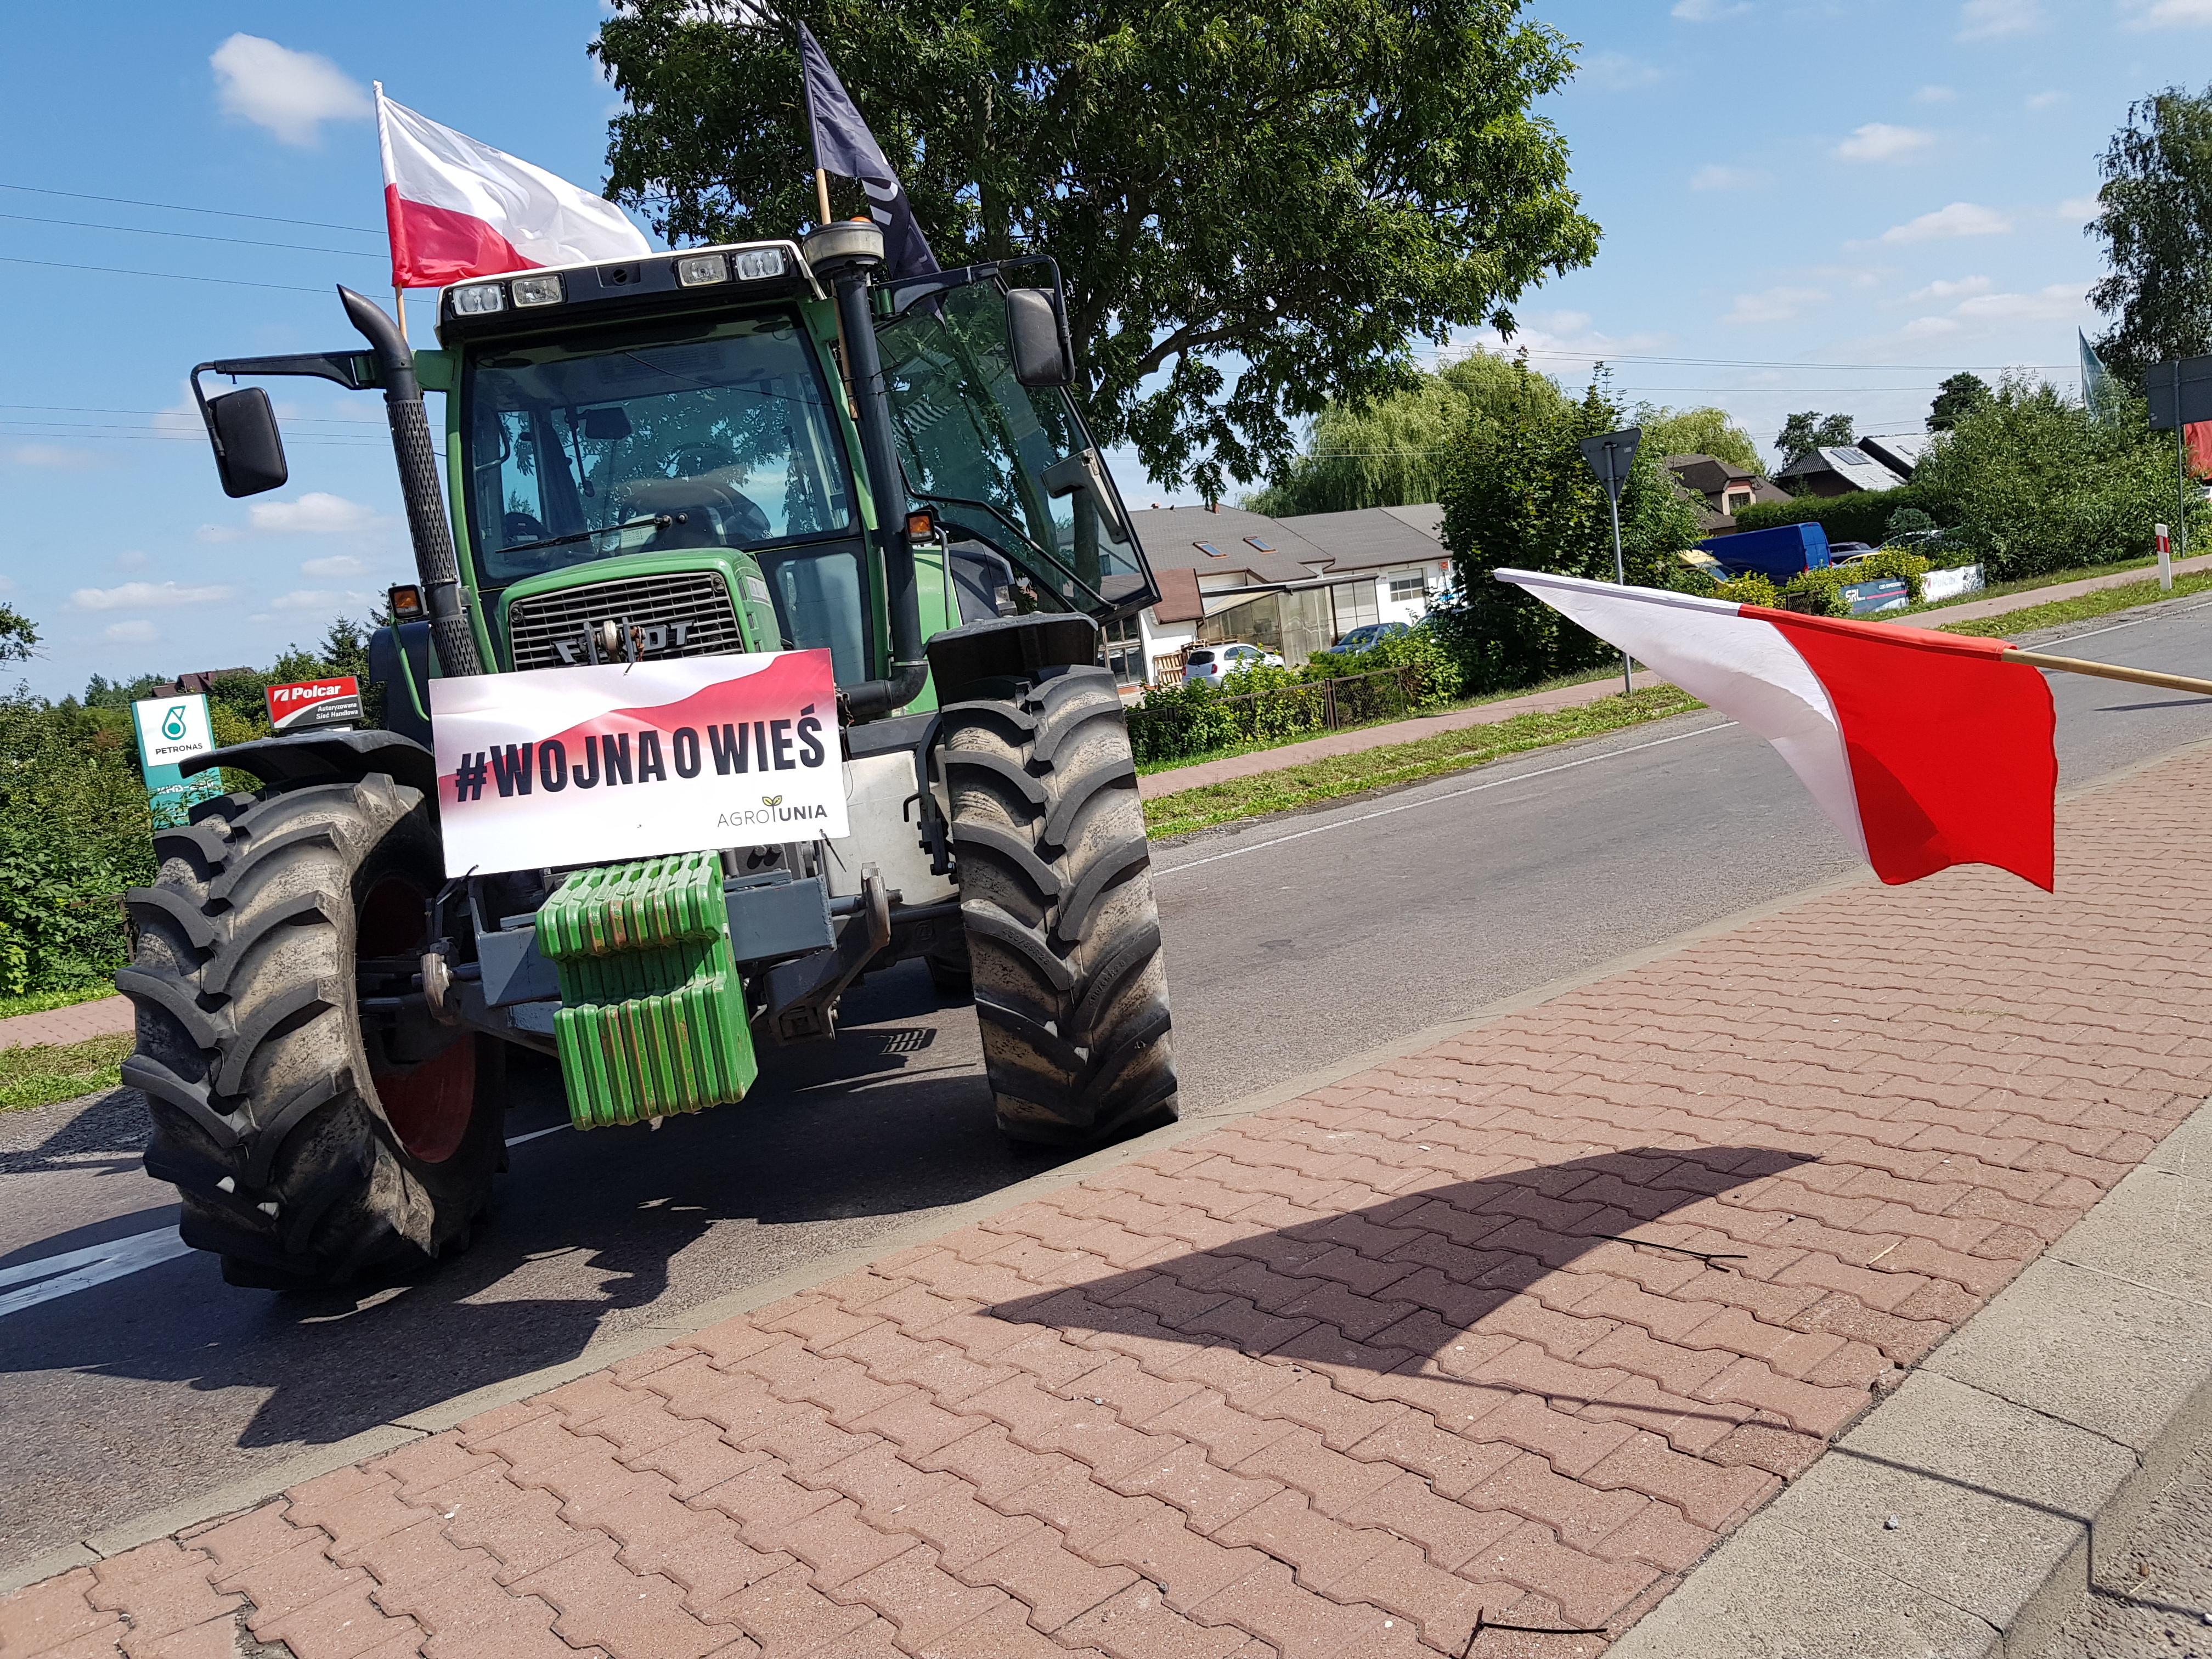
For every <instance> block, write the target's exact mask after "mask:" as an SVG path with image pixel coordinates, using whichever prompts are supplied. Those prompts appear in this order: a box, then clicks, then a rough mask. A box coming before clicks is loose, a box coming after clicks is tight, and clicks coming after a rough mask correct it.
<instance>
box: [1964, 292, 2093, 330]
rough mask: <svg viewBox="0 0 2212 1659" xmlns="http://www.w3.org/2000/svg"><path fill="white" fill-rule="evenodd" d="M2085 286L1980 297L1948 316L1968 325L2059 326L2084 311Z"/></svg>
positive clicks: (2086, 304)
mask: <svg viewBox="0 0 2212 1659" xmlns="http://www.w3.org/2000/svg"><path fill="white" fill-rule="evenodd" d="M2087 287H2088V284H2087V283H2051V285H2050V286H2049V287H2048V288H2040V289H2037V290H2036V291H2035V292H2034V293H2033V294H1984V295H1978V296H1977V297H1976V298H1974V299H1972V300H1968V301H1965V302H1964V303H1963V304H1961V305H1959V306H1957V307H1954V309H1953V311H1952V313H1951V314H1952V315H1953V316H1954V317H1961V318H1964V319H1966V320H1967V321H1969V322H1985V323H1986V322H2004V323H2016V322H2019V323H2063V322H2068V321H2071V320H2072V319H2075V318H2078V317H2080V316H2081V315H2082V314H2083V313H2085V312H2086V311H2087V308H2088V301H2087V299H2086V298H2085V297H2084V294H2085V291H2086V290H2087Z"/></svg>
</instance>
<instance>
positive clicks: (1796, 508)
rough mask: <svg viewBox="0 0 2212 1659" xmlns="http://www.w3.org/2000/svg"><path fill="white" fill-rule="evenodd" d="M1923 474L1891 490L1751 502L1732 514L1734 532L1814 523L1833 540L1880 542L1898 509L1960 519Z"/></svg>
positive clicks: (1937, 518)
mask: <svg viewBox="0 0 2212 1659" xmlns="http://www.w3.org/2000/svg"><path fill="white" fill-rule="evenodd" d="M1924 471H1925V469H1924V468H1923V470H1922V473H1920V474H1916V475H1915V477H1914V478H1913V481H1912V482H1911V483H1908V484H1902V485H1900V486H1899V487H1898V488H1897V489H1875V490H1866V489H1857V490H1853V491H1852V492H1851V493H1850V495H1800V496H1798V497H1797V498H1796V500H1795V501H1753V503H1752V504H1751V505H1750V506H1749V507H1741V508H1739V509H1738V510H1737V512H1736V515H1735V527H1736V529H1737V530H1738V531H1746V530H1772V529H1775V528H1776V527H1778V526H1781V525H1785V524H1817V525H1819V526H1820V529H1821V531H1822V532H1824V533H1825V534H1826V537H1827V538H1828V539H1829V540H1830V541H1832V542H1865V543H1867V544H1869V545H1873V546H1879V545H1880V544H1881V543H1882V542H1884V541H1886V540H1887V539H1888V538H1889V536H1890V534H1891V531H1890V527H1889V521H1890V520H1891V519H1893V517H1895V516H1896V515H1897V514H1898V513H1903V512H1908V511H1909V512H1915V513H1924V514H1926V515H1928V516H1929V518H1930V519H1931V520H1933V521H1934V522H1935V523H1936V524H1943V523H1952V524H1955V523H1957V522H1958V520H1957V517H1956V515H1955V513H1954V510H1953V508H1952V506H1951V499H1950V495H1949V492H1948V490H1947V489H1939V488H1938V487H1936V486H1935V485H1932V484H1928V483H1923V482H1922V481H1921V480H1922V476H1923V474H1924Z"/></svg>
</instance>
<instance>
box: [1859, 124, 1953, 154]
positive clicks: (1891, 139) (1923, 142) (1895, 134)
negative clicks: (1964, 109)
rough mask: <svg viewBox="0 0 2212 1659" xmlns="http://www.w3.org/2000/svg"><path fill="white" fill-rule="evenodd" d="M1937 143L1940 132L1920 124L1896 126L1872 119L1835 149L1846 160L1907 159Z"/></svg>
mask: <svg viewBox="0 0 2212 1659" xmlns="http://www.w3.org/2000/svg"><path fill="white" fill-rule="evenodd" d="M1935 142H1936V135H1935V134H1934V133H1932V132H1926V131H1922V130H1921V129H1920V128H1918V127H1893V126H1891V125H1889V124H1888V123H1887V121H1869V122H1868V123H1867V124H1866V125H1864V126H1863V127H1861V128H1859V129H1858V131H1856V132H1854V133H1852V134H1851V136H1850V137H1848V138H1846V139H1844V142H1843V143H1840V144H1838V145H1837V146H1836V148H1835V150H1834V154H1835V155H1836V156H1837V157H1838V159H1839V160H1842V161H1910V160H1911V159H1912V157H1914V156H1916V155H1919V154H1920V152H1921V151H1922V150H1923V149H1927V148H1928V147H1929V145H1930V144H1932V143H1935Z"/></svg>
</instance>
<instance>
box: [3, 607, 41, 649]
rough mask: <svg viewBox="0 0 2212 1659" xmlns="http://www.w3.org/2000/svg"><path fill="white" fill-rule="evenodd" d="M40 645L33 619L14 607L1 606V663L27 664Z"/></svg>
mask: <svg viewBox="0 0 2212 1659" xmlns="http://www.w3.org/2000/svg"><path fill="white" fill-rule="evenodd" d="M38 643H39V630H38V629H37V628H36V627H34V626H33V624H32V622H31V619H30V618H29V617H27V616H25V615H24V614H23V613H22V612H21V611H18V610H16V609H15V607H14V606H12V605H0V662H27V661H28V660H29V659H30V656H31V653H32V652H33V650H34V649H36V647H37V646H38Z"/></svg>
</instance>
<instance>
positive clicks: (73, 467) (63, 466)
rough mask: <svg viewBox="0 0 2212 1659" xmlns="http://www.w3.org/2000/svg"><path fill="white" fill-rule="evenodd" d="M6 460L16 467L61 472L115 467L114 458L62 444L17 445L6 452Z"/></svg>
mask: <svg viewBox="0 0 2212 1659" xmlns="http://www.w3.org/2000/svg"><path fill="white" fill-rule="evenodd" d="M8 459H9V460H11V461H13V462H15V465H18V466H38V467H45V468H46V469H48V470H49V471H63V472H81V471H85V470H86V469H88V468H90V467H99V466H113V465H115V459H114V457H112V456H110V455H103V454H101V453H100V452H99V451H98V450H96V449H70V448H69V447H66V446H64V445H62V444H18V445H16V446H15V447H14V448H13V449H11V450H9V452H8Z"/></svg>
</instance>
